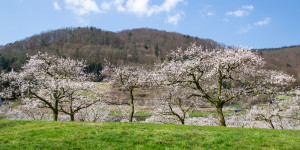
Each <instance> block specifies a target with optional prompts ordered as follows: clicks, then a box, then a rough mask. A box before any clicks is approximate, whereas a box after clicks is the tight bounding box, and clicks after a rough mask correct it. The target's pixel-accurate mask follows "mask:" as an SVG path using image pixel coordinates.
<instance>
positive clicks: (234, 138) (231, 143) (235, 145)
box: [0, 120, 300, 150]
mask: <svg viewBox="0 0 300 150" xmlns="http://www.w3.org/2000/svg"><path fill="white" fill-rule="evenodd" d="M0 149H1V150H2V149H13V150H15V149H180V150H181V149H222V150H223V149H243V150H244V149H293V150H295V149H300V131H297V130H271V129H246V128H229V127H227V128H226V127H209V126H187V125H174V124H148V123H119V122H116V123H107V122H105V123H92V122H52V121H12V120H0Z"/></svg>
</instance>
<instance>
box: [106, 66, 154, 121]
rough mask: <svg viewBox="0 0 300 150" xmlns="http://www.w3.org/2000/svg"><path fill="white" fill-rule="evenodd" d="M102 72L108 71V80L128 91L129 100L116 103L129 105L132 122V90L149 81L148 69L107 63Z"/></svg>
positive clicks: (133, 110) (133, 111)
mask: <svg viewBox="0 0 300 150" xmlns="http://www.w3.org/2000/svg"><path fill="white" fill-rule="evenodd" d="M103 72H109V74H110V75H111V77H110V81H111V82H112V83H113V84H115V85H118V86H119V87H120V88H121V89H124V90H127V91H129V96H130V100H129V102H125V103H123V102H121V103H118V104H127V105H129V106H130V112H129V122H132V121H133V116H134V113H135V104H134V100H135V99H134V94H133V91H134V89H136V88H140V87H143V86H145V85H147V84H148V83H149V77H150V76H148V71H147V70H146V69H144V68H139V67H127V66H122V67H114V66H109V65H108V66H106V67H105V68H104V70H103Z"/></svg>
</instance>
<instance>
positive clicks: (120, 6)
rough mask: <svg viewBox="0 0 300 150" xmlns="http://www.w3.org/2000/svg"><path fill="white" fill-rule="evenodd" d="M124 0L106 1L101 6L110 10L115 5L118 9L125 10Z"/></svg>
mask: <svg viewBox="0 0 300 150" xmlns="http://www.w3.org/2000/svg"><path fill="white" fill-rule="evenodd" d="M123 3H124V0H110V1H104V2H103V3H102V4H101V8H102V9H103V10H109V9H110V8H111V7H113V6H115V7H116V8H117V10H118V11H125V8H124V7H123Z"/></svg>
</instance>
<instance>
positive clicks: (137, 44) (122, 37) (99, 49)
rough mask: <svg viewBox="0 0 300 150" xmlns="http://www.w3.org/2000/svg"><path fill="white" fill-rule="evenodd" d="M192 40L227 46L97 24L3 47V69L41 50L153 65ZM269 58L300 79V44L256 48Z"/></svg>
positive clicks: (211, 44) (97, 65) (210, 44)
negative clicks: (108, 27) (106, 29)
mask: <svg viewBox="0 0 300 150" xmlns="http://www.w3.org/2000/svg"><path fill="white" fill-rule="evenodd" d="M191 43H196V44H197V45H202V46H203V47H204V48H208V49H213V48H216V47H225V46H224V45H222V44H220V43H218V42H215V41H213V40H211V39H201V38H198V37H192V36H189V35H183V34H180V33H176V32H166V31H159V30H155V29H149V28H140V29H132V30H123V31H120V32H110V31H105V30H101V29H98V28H95V27H84V28H82V27H79V28H64V29H58V30H50V31H47V32H42V33H41V34H38V35H33V36H31V37H28V38H26V39H24V40H20V41H16V42H14V43H9V44H7V45H4V46H0V70H6V71H9V70H11V69H12V68H14V69H15V70H19V69H20V68H21V66H22V64H24V63H25V62H26V59H27V57H26V54H29V55H33V54H35V53H37V52H39V51H41V52H48V53H50V54H56V55H60V56H62V57H71V58H73V59H85V60H87V63H88V64H92V65H93V66H92V67H91V68H90V70H91V71H94V72H98V71H99V70H101V64H103V63H104V60H105V59H106V60H108V61H109V62H112V63H113V64H117V65H143V66H145V65H153V64H154V63H160V62H162V61H164V60H165V59H168V58H167V57H168V53H169V52H170V51H171V50H174V49H176V48H177V47H182V48H183V49H184V48H186V47H188V46H189V45H190V44H191ZM253 51H257V52H259V53H260V54H261V55H262V57H264V58H265V60H266V61H267V65H266V67H267V68H268V69H274V70H281V71H284V72H286V73H289V74H292V75H294V76H295V77H296V78H297V79H298V81H299V80H300V46H299V45H298V46H290V47H282V48H266V49H255V50H253ZM297 84H299V83H297Z"/></svg>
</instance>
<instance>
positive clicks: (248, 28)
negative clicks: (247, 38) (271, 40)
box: [238, 24, 252, 34]
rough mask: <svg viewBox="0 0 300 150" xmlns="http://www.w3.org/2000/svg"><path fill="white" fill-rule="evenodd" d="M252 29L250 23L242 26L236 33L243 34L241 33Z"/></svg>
mask: <svg viewBox="0 0 300 150" xmlns="http://www.w3.org/2000/svg"><path fill="white" fill-rule="evenodd" d="M251 29H252V26H251V25H250V24H248V26H246V27H242V28H241V29H240V30H239V31H238V33H239V34H243V33H247V32H248V31H249V30H251Z"/></svg>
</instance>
